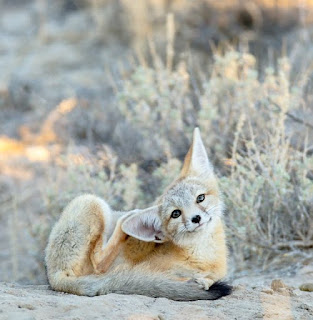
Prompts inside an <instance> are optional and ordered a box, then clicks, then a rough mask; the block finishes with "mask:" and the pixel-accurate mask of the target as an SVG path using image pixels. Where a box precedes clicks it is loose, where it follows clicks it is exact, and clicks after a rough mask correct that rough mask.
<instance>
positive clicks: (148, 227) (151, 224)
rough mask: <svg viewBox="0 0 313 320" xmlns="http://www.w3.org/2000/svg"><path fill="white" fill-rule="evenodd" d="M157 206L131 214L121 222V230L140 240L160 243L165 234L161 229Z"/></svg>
mask: <svg viewBox="0 0 313 320" xmlns="http://www.w3.org/2000/svg"><path fill="white" fill-rule="evenodd" d="M158 212H159V207H158V206H154V207H151V208H148V209H144V210H138V213H135V214H134V215H131V216H130V217H129V218H127V219H126V220H125V221H124V222H123V223H122V230H123V231H124V232H125V233H126V234H128V235H129V236H132V237H134V238H137V239H139V240H142V241H146V242H151V241H152V242H157V243H161V242H164V241H165V236H164V234H163V232H162V230H161V225H162V224H161V219H160V218H159V215H158Z"/></svg>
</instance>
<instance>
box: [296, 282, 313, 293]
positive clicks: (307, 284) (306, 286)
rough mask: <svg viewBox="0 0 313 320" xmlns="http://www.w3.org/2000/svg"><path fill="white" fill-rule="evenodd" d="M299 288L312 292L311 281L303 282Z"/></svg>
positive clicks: (312, 284) (312, 285)
mask: <svg viewBox="0 0 313 320" xmlns="http://www.w3.org/2000/svg"><path fill="white" fill-rule="evenodd" d="M299 289H300V290H301V291H308V292H313V283H304V284H302V285H301V286H300V287H299Z"/></svg>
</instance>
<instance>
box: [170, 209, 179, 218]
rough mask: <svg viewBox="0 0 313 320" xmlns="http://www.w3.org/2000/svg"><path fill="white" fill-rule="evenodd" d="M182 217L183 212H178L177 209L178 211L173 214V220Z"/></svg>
mask: <svg viewBox="0 0 313 320" xmlns="http://www.w3.org/2000/svg"><path fill="white" fill-rule="evenodd" d="M180 215H181V211H180V210H178V209H176V210H174V211H173V212H172V214H171V218H174V219H176V218H178V217H179V216H180Z"/></svg>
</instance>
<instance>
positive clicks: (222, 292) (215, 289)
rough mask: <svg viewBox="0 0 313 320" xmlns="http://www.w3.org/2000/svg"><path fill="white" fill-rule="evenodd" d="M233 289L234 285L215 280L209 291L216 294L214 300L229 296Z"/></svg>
mask: <svg viewBox="0 0 313 320" xmlns="http://www.w3.org/2000/svg"><path fill="white" fill-rule="evenodd" d="M232 291H233V287H232V286H231V285H229V284H227V283H225V282H222V281H218V282H215V283H214V284H213V285H212V286H211V287H210V289H209V292H212V293H213V294H214V300H215V299H219V298H222V297H225V296H228V295H230V294H231V293H232Z"/></svg>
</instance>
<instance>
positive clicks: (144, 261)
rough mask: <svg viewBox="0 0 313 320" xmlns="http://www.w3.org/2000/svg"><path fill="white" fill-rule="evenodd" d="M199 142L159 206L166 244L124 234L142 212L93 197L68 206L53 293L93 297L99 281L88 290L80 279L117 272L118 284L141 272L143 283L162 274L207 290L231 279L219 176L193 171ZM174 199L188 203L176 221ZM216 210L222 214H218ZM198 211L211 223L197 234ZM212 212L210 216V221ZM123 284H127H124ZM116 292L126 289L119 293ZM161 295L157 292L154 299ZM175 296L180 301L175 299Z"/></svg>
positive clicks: (54, 257) (55, 257)
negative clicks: (118, 208) (200, 193)
mask: <svg viewBox="0 0 313 320" xmlns="http://www.w3.org/2000/svg"><path fill="white" fill-rule="evenodd" d="M195 139H197V137H196V138H195V135H194V141H193V144H192V146H191V148H190V150H189V151H188V153H187V156H186V159H185V162H184V166H183V169H182V172H181V175H180V177H179V178H178V179H177V180H176V181H175V182H174V183H173V184H172V185H171V186H170V187H169V188H168V189H167V190H166V191H165V192H164V194H163V195H162V196H161V197H160V198H159V199H158V202H157V204H158V206H159V207H158V208H160V209H159V213H158V217H159V219H160V221H161V226H162V227H161V229H162V235H164V237H165V238H164V240H162V241H163V243H156V242H145V241H142V240H138V239H136V238H135V237H133V236H128V235H127V234H125V233H124V232H123V230H122V226H123V224H127V223H128V220H129V217H133V216H134V215H136V214H138V212H139V214H140V211H139V210H134V211H131V212H128V213H126V212H114V211H112V210H111V209H110V208H109V206H108V205H107V204H106V203H105V202H104V201H103V200H101V199H100V198H97V197H95V196H93V195H83V196H80V197H77V198H76V199H74V200H73V201H72V202H71V203H70V204H69V205H68V206H67V207H66V208H65V210H64V212H63V214H62V216H61V217H60V220H59V221H58V222H57V223H56V225H55V226H54V228H53V230H52V232H51V235H50V238H49V242H48V246H47V248H46V265H47V273H48V279H49V282H50V284H51V286H52V288H53V289H55V290H58V291H65V292H70V293H75V294H86V295H93V293H90V292H92V288H88V290H87V289H86V286H88V283H90V287H93V286H95V285H94V284H91V283H96V282H93V281H95V280H94V278H88V277H87V278H84V279H86V284H84V285H83V288H84V289H81V287H82V286H80V285H77V283H78V280H77V281H76V280H75V279H80V277H82V276H86V275H99V274H104V273H108V274H111V273H113V274H114V275H115V278H114V281H115V282H116V283H118V282H119V277H120V276H119V272H120V270H123V272H124V271H125V270H130V271H131V270H135V271H136V272H137V273H138V272H139V274H141V276H142V279H143V282H145V278H147V279H148V278H149V277H151V276H152V275H157V274H160V275H161V276H162V277H163V279H166V278H167V279H168V281H170V280H175V281H177V282H183V283H185V282H186V280H188V279H193V280H195V281H196V282H197V283H198V284H199V286H201V287H202V288H204V289H206V290H207V289H208V288H209V287H210V286H211V285H212V284H213V283H214V282H216V281H218V280H220V279H222V278H223V277H224V276H225V275H226V272H227V247H226V243H225V233H224V226H223V222H222V219H221V210H222V209H221V206H222V202H221V199H220V197H219V190H218V186H217V181H216V179H215V176H214V174H213V172H212V173H205V175H204V176H203V175H202V176H201V175H199V172H196V171H197V170H195V169H194V167H192V168H191V166H192V165H194V160H193V159H192V157H193V156H194V155H193V152H196V151H193V148H195V147H194V145H195V143H198V142H197V141H195ZM198 139H199V138H198ZM200 139H201V138H200ZM201 143H202V141H201ZM200 151H201V150H200ZM210 168H211V167H210ZM188 188H190V192H189V193H187V191H188V190H189V189H188ZM197 189H199V190H205V191H204V192H203V193H204V194H205V195H206V199H205V201H203V203H196V202H195V199H196V195H197V194H196V193H195V196H193V193H192V192H197ZM186 190H187V191H186ZM194 190H196V191H194ZM184 192H186V198H188V197H195V198H194V200H193V198H192V200H190V201H189V200H188V201H189V202H187V199H186V200H185V199H181V198H180V194H183V193H184ZM173 199H174V200H175V199H177V201H181V200H182V201H183V202H182V204H181V206H182V208H179V209H182V215H181V217H180V218H179V219H180V220H179V219H173V218H171V217H170V213H171V211H173V210H174V209H175V208H176V207H172V206H173V205H174V204H173V203H172V200H173ZM174 200H173V201H174ZM184 201H185V202H184ZM178 203H180V202H178ZM187 207H188V208H189V209H188V210H189V211H188V210H187V209H186V208H187ZM215 207H216V208H218V209H216V210H218V212H216V214H215V215H214V212H215V211H214V210H215ZM190 208H191V209H190ZM192 208H194V209H192ZM210 209H212V210H211V211H212V212H213V214H212V212H211V211H210ZM195 210H198V211H197V212H199V215H203V218H202V219H207V220H208V222H207V223H205V224H204V225H203V226H200V224H199V228H198V229H197V228H196V229H195V230H192V228H193V227H194V225H193V223H192V222H190V219H192V214H194V211H195ZM207 212H210V215H211V216H210V220H209V218H208V216H209V215H208V213H207ZM188 223H189V225H188V227H189V228H191V231H188V232H187V231H186V232H185V233H183V236H181V237H182V238H180V237H179V236H180V233H179V232H178V230H179V228H182V227H184V225H187V224H188ZM186 228H187V227H186ZM162 241H161V242H162ZM90 277H91V276H90ZM69 279H71V281H69ZM88 279H90V280H88ZM91 279H93V280H91ZM101 279H102V278H101ZM99 281H100V280H99ZM147 281H148V280H147ZM116 283H115V285H116ZM186 283H188V282H186ZM149 285H150V286H151V283H150V284H147V286H149ZM121 286H122V284H119V285H118V287H121ZM97 290H98V289H97ZM151 290H152V289H151ZM187 290H188V289H187ZM104 291H105V290H104ZM104 291H101V292H104ZM152 291H153V290H152ZM97 292H98V293H94V294H99V292H100V291H99V290H98V291H97ZM108 292H111V291H108ZM112 292H124V291H123V290H120V289H118V290H116V291H113V290H112ZM125 292H126V291H125ZM134 292H137V291H136V290H135V289H134ZM148 294H149V293H148ZM155 294H156V293H152V292H151V295H152V296H155ZM196 296H197V295H195V299H196V298H197V297H198V298H199V299H202V298H201V295H200V294H198V296H197V297H196ZM170 297H171V296H170ZM171 298H173V299H175V295H174V297H171ZM177 299H178V298H177ZM179 299H181V298H179ZM191 300H192V299H191Z"/></svg>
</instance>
